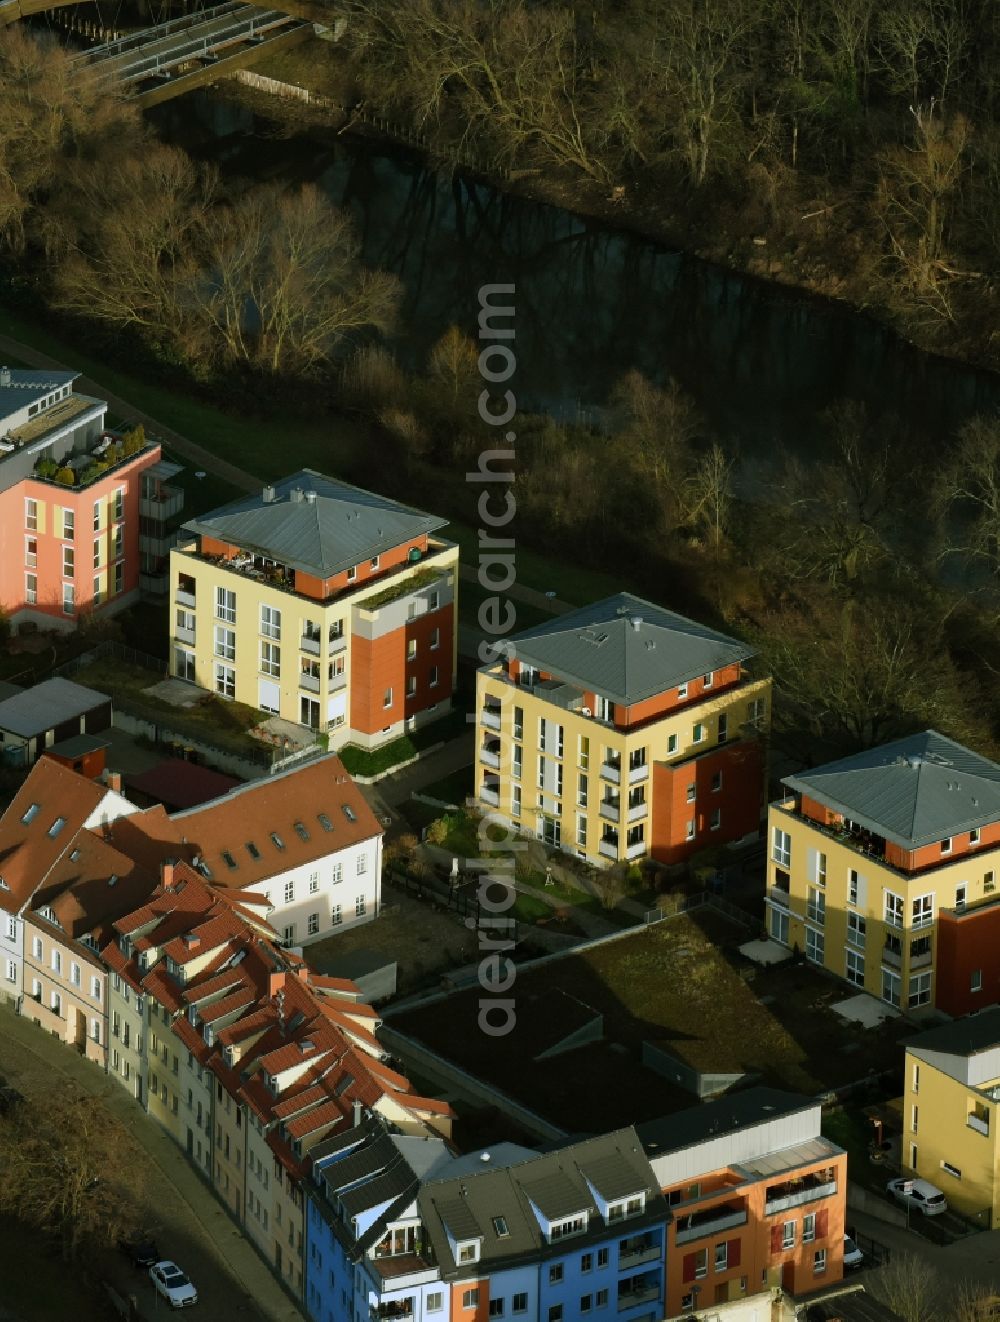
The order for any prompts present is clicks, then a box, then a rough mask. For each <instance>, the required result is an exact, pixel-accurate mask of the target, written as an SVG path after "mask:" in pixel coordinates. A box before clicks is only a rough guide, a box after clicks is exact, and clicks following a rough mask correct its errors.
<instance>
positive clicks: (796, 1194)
mask: <svg viewBox="0 0 1000 1322" xmlns="http://www.w3.org/2000/svg"><path fill="white" fill-rule="evenodd" d="M836 1192H837V1181H836V1180H824V1181H822V1182H820V1181H816V1182H814V1183H806V1184H805V1185H804V1187H802V1188H800V1189H792V1188H789V1189H788V1192H787V1193H785V1192H782V1193H779V1194H777V1195H776V1196H775V1197H774V1198H768V1200H767V1202H766V1203H765V1204H764V1215H765V1216H773V1215H774V1214H775V1213H776V1212H787V1211H789V1210H790V1209H791V1208H793V1207H802V1206H803V1204H805V1203H815V1202H817V1201H818V1200H819V1199H820V1198H832V1197H833V1195H834V1194H835V1193H836Z"/></svg>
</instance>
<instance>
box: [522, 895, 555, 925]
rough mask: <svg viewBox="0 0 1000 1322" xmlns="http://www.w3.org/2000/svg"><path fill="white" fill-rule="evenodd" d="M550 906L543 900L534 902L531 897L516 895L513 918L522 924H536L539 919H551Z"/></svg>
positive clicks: (551, 910) (533, 898)
mask: <svg viewBox="0 0 1000 1322" xmlns="http://www.w3.org/2000/svg"><path fill="white" fill-rule="evenodd" d="M552 913H553V909H552V906H551V905H550V904H546V903H545V901H544V900H536V899H535V897H534V896H533V895H521V894H518V897H517V899H516V900H515V901H514V909H513V914H514V917H515V918H516V919H517V920H518V921H519V922H522V923H537V922H538V920H539V918H551V917H552Z"/></svg>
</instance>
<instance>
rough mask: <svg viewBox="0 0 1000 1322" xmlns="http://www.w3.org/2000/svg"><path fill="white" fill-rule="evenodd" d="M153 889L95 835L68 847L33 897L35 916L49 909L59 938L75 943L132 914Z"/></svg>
mask: <svg viewBox="0 0 1000 1322" xmlns="http://www.w3.org/2000/svg"><path fill="white" fill-rule="evenodd" d="M155 886H156V874H155V873H154V872H149V871H147V870H146V869H145V868H143V867H140V866H139V865H138V864H137V863H135V862H134V860H133V859H131V858H129V857H128V855H126V854H123V853H121V852H120V851H119V850H117V849H115V848H114V847H113V846H112V845H110V844H108V843H107V841H106V840H104V839H102V837H101V836H100V835H98V834H96V832H94V831H88V830H81V831H77V833H76V834H75V835H74V836H73V837H72V838H71V839H70V840H68V841H67V848H66V849H65V851H64V852H63V855H62V857H61V858H60V859H59V861H58V862H57V863H56V864H55V866H54V867H53V868H52V869H51V871H50V872H49V874H48V876H47V877H46V878H45V881H44V882H43V883H42V885H41V886H39V887H38V889H37V890H36V891H35V894H34V895H33V896H32V900H31V907H32V908H33V909H35V910H38V909H41V908H43V907H47V908H50V909H51V910H52V913H53V915H54V917H55V920H56V922H57V924H58V925H59V926H60V927H61V928H62V930H63V931H64V932H66V933H67V934H68V935H70V936H73V937H79V936H82V935H84V934H85V933H87V932H94V931H97V930H98V929H99V928H100V927H101V926H102V925H103V924H105V923H107V924H110V923H111V922H112V921H113V920H114V919H115V918H117V917H118V916H119V915H120V914H122V913H127V912H128V911H129V910H131V909H134V908H135V906H136V905H137V904H140V903H141V902H142V901H143V900H145V899H146V898H147V896H149V895H150V894H151V893H152V891H153V890H154V888H155Z"/></svg>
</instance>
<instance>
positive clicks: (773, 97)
mask: <svg viewBox="0 0 1000 1322" xmlns="http://www.w3.org/2000/svg"><path fill="white" fill-rule="evenodd" d="M331 7H332V6H331ZM336 11H337V13H338V15H341V16H343V15H344V14H346V16H347V19H348V21H347V25H346V29H345V35H344V42H345V43H346V49H347V51H348V52H349V54H350V58H351V62H352V69H353V73H354V75H355V77H356V78H357V80H358V82H359V84H360V86H361V88H362V91H363V93H364V95H365V96H366V98H367V99H368V100H369V101H370V103H371V104H373V105H375V106H378V107H380V108H381V109H383V110H385V111H388V112H391V113H392V114H394V115H396V116H397V117H399V116H402V115H405V116H408V117H409V119H410V121H411V122H413V123H415V124H416V125H417V126H419V127H420V128H421V129H422V130H423V132H424V133H426V134H427V135H428V136H429V137H430V139H431V140H432V141H433V142H434V143H435V144H436V145H437V147H438V149H439V150H440V153H441V155H442V157H443V158H444V159H448V157H449V156H450V155H451V154H452V153H454V151H455V150H456V149H458V148H464V149H466V150H469V149H471V150H472V151H474V152H475V154H476V155H477V156H478V157H479V158H480V159H482V160H483V161H484V162H486V163H487V168H489V167H490V166H493V167H496V168H498V167H501V166H502V167H504V169H505V171H514V172H515V173H518V172H519V173H522V174H526V175H532V174H534V175H541V176H544V178H545V179H546V180H547V181H549V182H553V181H556V182H559V183H565V184H566V185H567V186H568V187H569V188H570V189H571V190H572V189H574V188H575V189H576V192H577V195H578V196H580V197H583V196H586V195H588V192H589V193H590V194H591V195H600V194H603V195H605V196H607V195H608V194H609V193H610V194H611V195H612V196H619V197H625V198H626V199H627V200H628V204H629V206H630V207H631V208H632V209H633V210H634V212H635V214H636V215H637V216H638V217H639V218H640V219H643V218H648V217H652V218H653V220H654V222H655V221H656V220H657V219H660V220H665V221H666V223H667V226H668V229H669V231H670V232H671V233H672V234H673V235H674V236H675V237H677V238H678V240H679V241H680V242H682V243H684V245H685V246H691V245H693V246H695V247H699V246H701V247H702V248H703V249H704V248H705V247H707V248H708V249H709V250H711V251H713V252H724V251H732V250H733V247H734V246H736V247H738V246H739V244H740V243H743V244H744V245H748V244H749V242H750V239H751V237H752V236H756V235H757V234H764V235H765V236H767V235H770V238H771V242H772V244H773V248H772V251H773V250H774V249H777V252H778V253H779V255H780V258H781V260H782V261H783V262H784V263H785V264H786V265H788V266H790V267H791V268H792V269H793V270H795V271H798V272H800V273H802V275H803V278H805V279H806V281H807V283H808V282H811V283H813V284H817V285H819V287H823V288H835V289H837V290H838V292H846V294H847V296H848V297H850V298H852V299H853V301H855V302H857V303H859V304H862V305H866V306H874V307H877V308H879V309H880V310H882V311H886V312H888V313H889V315H890V316H891V317H893V318H895V320H896V321H897V322H898V323H899V324H901V325H902V326H903V327H905V329H906V330H907V331H908V332H910V333H911V334H913V335H915V336H916V337H917V338H919V339H920V340H921V342H922V343H925V344H928V343H929V344H934V345H938V346H941V347H947V348H949V349H952V350H953V349H954V348H956V347H959V348H960V350H961V351H962V352H964V353H966V354H968V355H969V356H973V357H978V358H980V359H983V360H986V361H990V362H996V361H997V346H996V343H995V338H994V335H993V326H994V324H995V313H996V294H995V290H994V280H995V276H996V272H997V268H998V258H1000V130H998V125H997V114H998V109H1000V77H998V74H997V70H998V69H1000V11H998V9H997V6H996V5H994V4H993V3H991V0H883V2H882V3H876V0H590V3H587V4H577V5H570V4H567V3H565V0H562V2H561V0H412V3H408V4H406V5H398V4H396V3H395V2H394V0H343V2H341V0H338V3H337V5H336ZM570 196H571V197H572V192H571V193H570ZM571 204H572V203H571ZM745 251H750V249H745Z"/></svg>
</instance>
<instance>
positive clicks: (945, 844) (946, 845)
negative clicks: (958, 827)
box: [941, 835, 951, 854]
mask: <svg viewBox="0 0 1000 1322" xmlns="http://www.w3.org/2000/svg"><path fill="white" fill-rule="evenodd" d="M941 853H942V854H950V853H951V836H950V835H946V836H945V838H944V839H943V840H942V841H941Z"/></svg>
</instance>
